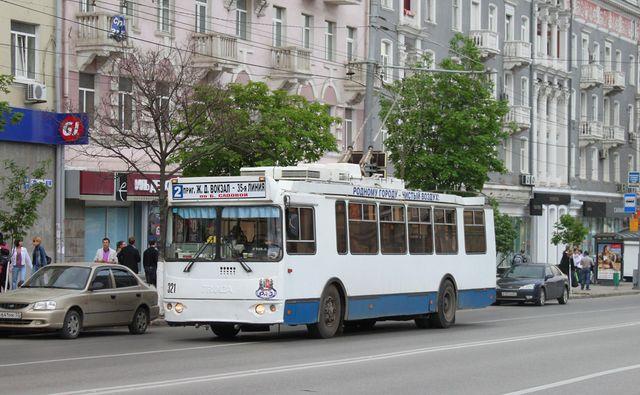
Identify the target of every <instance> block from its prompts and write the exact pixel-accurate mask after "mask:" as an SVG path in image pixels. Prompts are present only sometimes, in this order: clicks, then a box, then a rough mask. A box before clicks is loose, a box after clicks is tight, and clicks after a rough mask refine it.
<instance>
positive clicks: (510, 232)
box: [489, 198, 518, 259]
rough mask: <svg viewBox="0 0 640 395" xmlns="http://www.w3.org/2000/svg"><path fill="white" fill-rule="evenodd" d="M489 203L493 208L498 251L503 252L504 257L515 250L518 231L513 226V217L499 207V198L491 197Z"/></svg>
mask: <svg viewBox="0 0 640 395" xmlns="http://www.w3.org/2000/svg"><path fill="white" fill-rule="evenodd" d="M489 204H490V205H491V207H492V208H493V227H494V231H495V236H496V252H497V253H498V254H501V255H502V257H503V259H504V258H506V257H507V256H508V255H509V254H510V253H512V252H513V242H514V241H515V239H516V237H517V236H518V233H517V232H516V230H515V228H514V227H513V222H512V221H511V218H510V217H509V216H508V215H507V214H504V213H501V212H500V210H499V209H498V202H497V200H495V199H493V198H491V199H490V200H489Z"/></svg>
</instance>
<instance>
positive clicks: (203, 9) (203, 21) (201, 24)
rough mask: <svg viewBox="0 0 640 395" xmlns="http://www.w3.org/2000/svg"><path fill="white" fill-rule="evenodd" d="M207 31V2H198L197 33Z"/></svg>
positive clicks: (200, 0) (197, 0)
mask: <svg viewBox="0 0 640 395" xmlns="http://www.w3.org/2000/svg"><path fill="white" fill-rule="evenodd" d="M206 30H207V0H196V32H197V33H204V32H205V31H206Z"/></svg>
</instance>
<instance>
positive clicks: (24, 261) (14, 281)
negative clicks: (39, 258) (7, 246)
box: [9, 239, 32, 289]
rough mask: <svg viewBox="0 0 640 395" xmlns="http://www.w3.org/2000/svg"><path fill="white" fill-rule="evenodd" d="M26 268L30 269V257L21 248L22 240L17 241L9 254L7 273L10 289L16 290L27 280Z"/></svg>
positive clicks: (27, 252) (24, 249)
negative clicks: (8, 272) (9, 276)
mask: <svg viewBox="0 0 640 395" xmlns="http://www.w3.org/2000/svg"><path fill="white" fill-rule="evenodd" d="M27 268H29V269H31V268H32V264H31V256H30V255H29V251H27V249H26V248H24V247H23V246H22V240H20V239H17V240H16V241H15V246H14V249H13V252H12V254H11V263H10V265H9V271H10V272H11V289H17V288H18V287H19V286H21V285H22V283H24V282H25V280H26V279H27Z"/></svg>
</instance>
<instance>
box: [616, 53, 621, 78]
mask: <svg viewBox="0 0 640 395" xmlns="http://www.w3.org/2000/svg"><path fill="white" fill-rule="evenodd" d="M616 71H617V72H619V73H621V72H622V52H621V51H620V50H619V49H616Z"/></svg>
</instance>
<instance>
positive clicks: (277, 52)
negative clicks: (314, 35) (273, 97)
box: [271, 47, 311, 89]
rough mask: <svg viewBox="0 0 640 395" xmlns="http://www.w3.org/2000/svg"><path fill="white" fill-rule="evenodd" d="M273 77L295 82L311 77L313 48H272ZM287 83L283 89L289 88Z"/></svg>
mask: <svg viewBox="0 0 640 395" xmlns="http://www.w3.org/2000/svg"><path fill="white" fill-rule="evenodd" d="M271 66H272V67H273V68H274V69H275V70H274V71H273V73H272V77H273V78H276V79H282V80H288V81H290V83H292V84H295V83H299V82H304V81H307V80H309V79H310V78H311V50H309V49H305V48H299V47H277V48H272V49H271ZM287 88H288V87H287V86H286V85H285V86H283V89H287Z"/></svg>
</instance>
